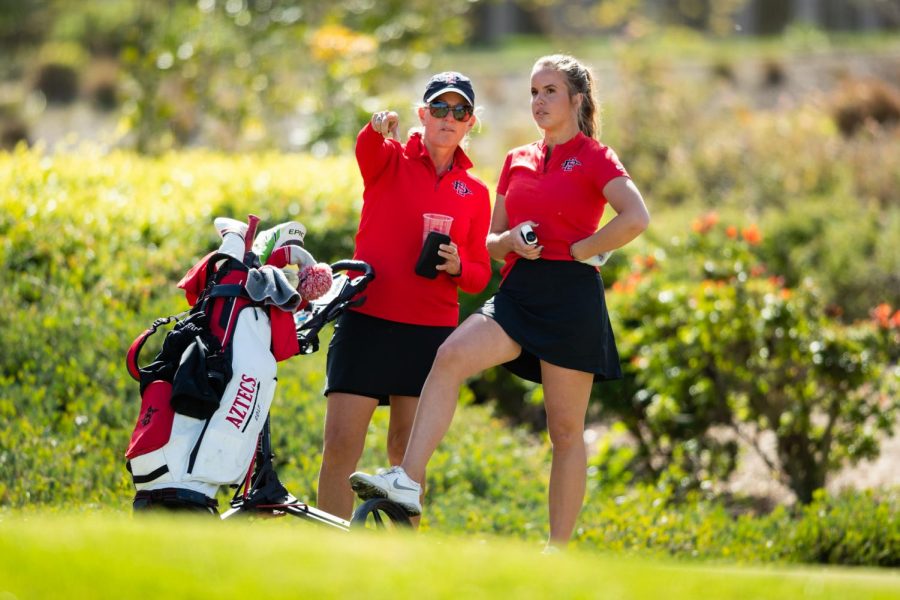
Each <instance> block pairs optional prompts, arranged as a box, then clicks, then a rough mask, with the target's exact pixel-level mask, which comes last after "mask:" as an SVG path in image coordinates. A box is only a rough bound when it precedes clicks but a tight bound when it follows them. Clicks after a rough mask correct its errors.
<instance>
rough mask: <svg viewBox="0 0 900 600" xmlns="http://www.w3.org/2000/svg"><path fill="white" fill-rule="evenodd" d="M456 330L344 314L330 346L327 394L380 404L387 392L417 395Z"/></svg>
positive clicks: (383, 401)
mask: <svg viewBox="0 0 900 600" xmlns="http://www.w3.org/2000/svg"><path fill="white" fill-rule="evenodd" d="M453 329H454V328H453V327H432V326H428V325H411V324H409V323H398V322H396V321H388V320H386V319H379V318H378V317H372V316H369V315H364V314H362V313H358V312H355V311H352V310H351V311H347V312H345V313H344V314H343V315H341V316H340V317H339V318H338V320H337V321H336V322H335V324H334V335H333V336H332V338H331V343H330V344H329V345H328V358H327V361H326V374H327V381H326V383H325V395H326V396H327V395H328V394H330V393H332V392H341V393H345V394H355V395H358V396H367V397H369V398H375V399H377V400H378V404H380V405H387V404H388V403H389V401H388V397H389V396H419V394H421V393H422V386H423V385H425V378H426V377H428V372H429V371H430V370H431V365H432V363H433V362H434V357H435V356H436V355H437V350H438V347H439V346H440V345H441V344H442V343H444V340H446V339H447V337H448V336H449V335H450V334H451V333H453Z"/></svg>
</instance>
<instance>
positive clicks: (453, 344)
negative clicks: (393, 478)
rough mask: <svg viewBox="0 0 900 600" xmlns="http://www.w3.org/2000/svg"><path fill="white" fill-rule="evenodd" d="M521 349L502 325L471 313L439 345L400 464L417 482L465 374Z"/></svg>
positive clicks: (453, 406)
mask: <svg viewBox="0 0 900 600" xmlns="http://www.w3.org/2000/svg"><path fill="white" fill-rule="evenodd" d="M521 351H522V349H521V347H520V346H519V345H518V344H516V343H515V342H514V341H513V340H512V339H511V338H510V337H509V336H508V335H506V332H504V331H503V328H502V327H500V326H499V325H498V324H497V323H496V322H494V320H493V319H490V318H488V317H485V316H484V315H472V316H471V317H469V318H468V319H466V320H465V321H464V322H463V324H462V325H460V326H459V327H458V328H457V329H456V331H454V332H453V333H452V334H451V335H450V337H448V338H447V340H446V341H445V342H444V343H443V344H441V347H440V348H439V349H438V352H437V357H436V358H435V360H434V364H433V365H432V367H431V372H429V374H428V379H426V380H425V387H424V388H423V389H422V396H421V397H420V399H419V408H418V410H417V412H416V418H415V421H414V422H413V428H412V433H411V435H410V438H409V445H408V446H407V448H406V455H405V456H404V457H403V462H402V463H401V466H402V467H403V469H404V470H405V471H406V473H407V474H408V475H409V476H410V477H411V478H412V479H413V480H414V481H418V482H424V480H425V466H426V465H427V464H428V461H429V459H430V458H431V455H432V454H434V451H435V449H436V448H437V446H438V444H439V443H440V442H441V440H442V439H443V437H444V435H445V434H446V433H447V430H448V429H449V428H450V422H451V421H452V420H453V413H454V412H455V411H456V401H457V399H458V398H459V387H460V386H461V385H462V384H463V382H464V381H465V380H466V378H467V377H470V376H472V375H474V374H476V373H480V372H481V371H483V370H485V369H487V368H488V367H493V366H495V365H499V364H501V363H504V362H507V361H510V360H512V359H514V358H515V357H517V356H518V355H519V353H520V352H521Z"/></svg>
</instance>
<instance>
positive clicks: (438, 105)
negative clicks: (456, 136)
mask: <svg viewBox="0 0 900 600" xmlns="http://www.w3.org/2000/svg"><path fill="white" fill-rule="evenodd" d="M428 111H429V112H430V113H431V116H432V117H437V118H438V119H443V118H444V117H446V116H447V113H448V112H450V107H449V106H448V105H447V104H446V103H444V102H435V103H434V104H431V105H429V106H428Z"/></svg>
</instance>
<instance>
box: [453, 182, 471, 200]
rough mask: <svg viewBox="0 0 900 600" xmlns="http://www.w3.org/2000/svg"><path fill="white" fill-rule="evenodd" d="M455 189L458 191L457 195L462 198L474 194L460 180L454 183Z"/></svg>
mask: <svg viewBox="0 0 900 600" xmlns="http://www.w3.org/2000/svg"><path fill="white" fill-rule="evenodd" d="M453 189H454V190H456V193H457V194H459V195H460V196H463V197H465V196H469V195H471V194H472V190H470V189H469V188H468V187H466V184H465V183H463V182H462V181H460V180H459V179H457V180H455V181H454V182H453Z"/></svg>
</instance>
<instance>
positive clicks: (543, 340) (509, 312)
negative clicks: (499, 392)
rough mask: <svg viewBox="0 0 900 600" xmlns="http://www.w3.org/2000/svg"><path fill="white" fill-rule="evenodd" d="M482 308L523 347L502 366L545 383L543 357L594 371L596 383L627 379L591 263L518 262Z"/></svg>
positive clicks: (600, 283) (525, 377)
mask: <svg viewBox="0 0 900 600" xmlns="http://www.w3.org/2000/svg"><path fill="white" fill-rule="evenodd" d="M478 312H479V313H481V314H483V315H485V316H487V317H490V318H492V319H494V320H495V321H496V322H497V323H498V324H499V325H500V327H502V328H503V331H505V332H506V334H507V335H508V336H509V337H510V338H512V339H513V341H515V342H516V343H517V344H519V345H520V346H522V353H521V354H520V355H519V356H518V358H516V359H515V360H512V361H510V362H508V363H505V364H504V365H503V366H504V367H506V368H507V369H509V370H510V371H511V372H513V373H514V374H516V375H518V376H519V377H521V378H523V379H527V380H529V381H534V382H537V383H540V382H541V365H540V361H541V360H543V361H545V362H548V363H550V364H553V365H557V366H560V367H566V368H569V369H575V370H578V371H585V372H587V373H593V374H594V381H607V380H610V379H619V378H621V377H622V368H621V366H620V364H619V352H618V350H617V349H616V340H615V337H614V336H613V331H612V327H611V326H610V323H609V312H608V311H607V308H606V298H605V296H604V292H603V280H602V279H601V278H600V274H599V273H598V272H597V270H596V269H595V268H594V267H592V266H590V265H586V264H583V263H580V262H575V261H561V260H542V259H538V260H525V259H521V260H518V261H516V264H515V265H513V268H512V270H511V271H510V272H509V274H508V275H507V276H506V279H504V281H503V283H502V284H501V285H500V289H499V290H498V291H497V293H496V294H495V295H494V297H493V298H491V299H490V300H488V301H487V302H486V303H485V305H484V306H483V307H481V308H480V309H479V310H478Z"/></svg>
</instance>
